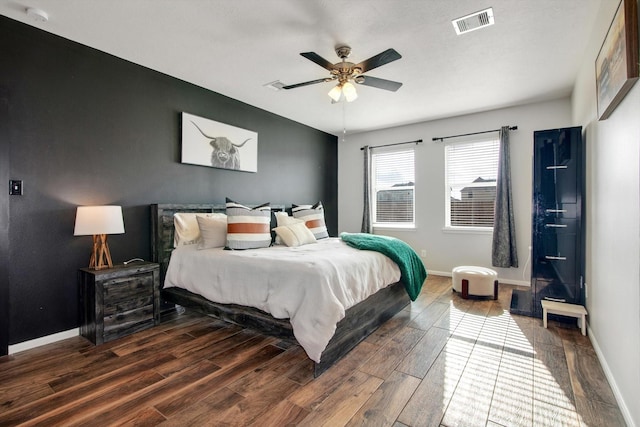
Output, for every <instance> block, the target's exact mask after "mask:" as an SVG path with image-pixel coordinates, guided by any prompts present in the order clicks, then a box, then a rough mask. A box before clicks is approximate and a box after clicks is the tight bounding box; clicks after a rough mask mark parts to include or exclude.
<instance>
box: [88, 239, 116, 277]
mask: <svg viewBox="0 0 640 427" xmlns="http://www.w3.org/2000/svg"><path fill="white" fill-rule="evenodd" d="M112 267H113V262H111V252H110V251H109V245H108V244H107V235H106V234H94V235H93V251H92V252H91V259H89V268H91V269H93V270H102V269H105V268H112Z"/></svg>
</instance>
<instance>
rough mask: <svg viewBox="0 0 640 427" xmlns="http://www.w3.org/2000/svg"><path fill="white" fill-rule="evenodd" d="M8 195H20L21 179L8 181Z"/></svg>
mask: <svg viewBox="0 0 640 427" xmlns="http://www.w3.org/2000/svg"><path fill="white" fill-rule="evenodd" d="M9 195H11V196H22V180H19V179H12V180H10V181H9Z"/></svg>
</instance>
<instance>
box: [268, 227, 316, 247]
mask: <svg viewBox="0 0 640 427" xmlns="http://www.w3.org/2000/svg"><path fill="white" fill-rule="evenodd" d="M274 230H275V232H276V234H277V235H278V237H279V238H280V239H281V241H282V242H283V243H284V244H285V245H287V246H290V247H293V246H302V245H308V244H309V243H315V242H316V238H315V237H314V235H313V233H312V232H311V230H309V229H308V228H307V226H306V225H304V223H303V222H302V221H300V222H299V223H297V224H290V225H281V226H279V227H276V228H274Z"/></svg>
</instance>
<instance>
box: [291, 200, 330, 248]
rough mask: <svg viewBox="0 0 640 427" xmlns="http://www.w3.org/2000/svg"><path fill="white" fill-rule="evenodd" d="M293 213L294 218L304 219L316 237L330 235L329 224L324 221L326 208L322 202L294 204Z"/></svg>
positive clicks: (321, 237) (322, 237)
mask: <svg viewBox="0 0 640 427" xmlns="http://www.w3.org/2000/svg"><path fill="white" fill-rule="evenodd" d="M291 213H292V214H293V217H294V218H299V219H301V220H303V221H304V223H305V225H306V226H307V228H308V229H309V230H311V232H312V233H313V235H314V236H315V238H316V239H325V238H327V237H329V233H328V232H327V225H326V224H325V222H324V209H323V208H322V202H318V203H316V204H315V205H313V206H312V205H299V206H298V205H292V209H291Z"/></svg>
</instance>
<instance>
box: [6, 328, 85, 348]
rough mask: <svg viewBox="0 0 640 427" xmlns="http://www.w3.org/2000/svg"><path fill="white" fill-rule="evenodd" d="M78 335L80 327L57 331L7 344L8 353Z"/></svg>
mask: <svg viewBox="0 0 640 427" xmlns="http://www.w3.org/2000/svg"><path fill="white" fill-rule="evenodd" d="M78 335H80V329H79V328H75V329H69V330H68V331H62V332H58V333H56V334H51V335H47V336H44V337H40V338H36V339H33V340H29V341H23V342H21V343H18V344H13V345H10V346H9V354H14V353H19V352H21V351H25V350H31V349H32V348H36V347H40V346H42V345H45V344H51V343H54V342H56V341H62V340H65V339H67V338H73V337H77V336H78Z"/></svg>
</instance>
